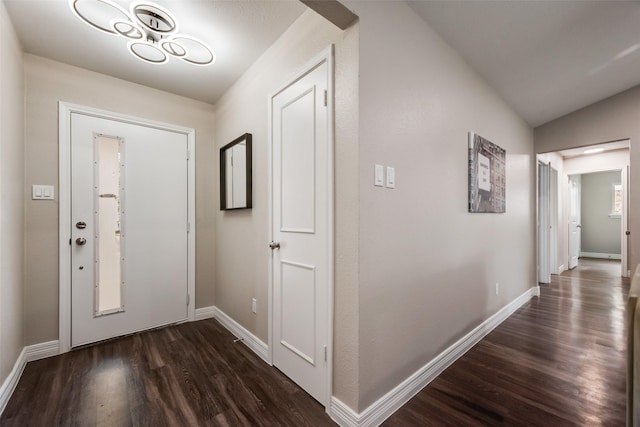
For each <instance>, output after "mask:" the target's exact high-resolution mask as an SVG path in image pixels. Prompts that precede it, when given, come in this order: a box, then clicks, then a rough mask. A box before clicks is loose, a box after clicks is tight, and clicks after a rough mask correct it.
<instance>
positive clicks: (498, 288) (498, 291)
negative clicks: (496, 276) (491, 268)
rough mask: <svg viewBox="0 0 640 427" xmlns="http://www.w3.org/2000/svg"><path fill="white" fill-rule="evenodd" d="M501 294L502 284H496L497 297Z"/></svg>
mask: <svg viewBox="0 0 640 427" xmlns="http://www.w3.org/2000/svg"><path fill="white" fill-rule="evenodd" d="M499 293H500V283H498V282H496V295H498V294H499Z"/></svg>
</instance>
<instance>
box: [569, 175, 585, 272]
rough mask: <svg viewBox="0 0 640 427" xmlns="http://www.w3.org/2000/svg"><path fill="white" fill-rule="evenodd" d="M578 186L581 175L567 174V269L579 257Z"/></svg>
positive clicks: (574, 265) (575, 265) (575, 263)
mask: <svg viewBox="0 0 640 427" xmlns="http://www.w3.org/2000/svg"><path fill="white" fill-rule="evenodd" d="M580 187H581V176H580V175H571V176H569V269H572V268H575V267H577V266H578V258H579V257H580V240H581V230H580V229H581V227H582V225H580Z"/></svg>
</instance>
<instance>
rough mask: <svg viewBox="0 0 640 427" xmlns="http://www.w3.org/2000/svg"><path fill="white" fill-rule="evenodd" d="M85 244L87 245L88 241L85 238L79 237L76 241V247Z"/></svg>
mask: <svg viewBox="0 0 640 427" xmlns="http://www.w3.org/2000/svg"><path fill="white" fill-rule="evenodd" d="M85 243H87V239H85V238H84V237H78V238H77V239H76V245H79V246H82V245H84V244H85Z"/></svg>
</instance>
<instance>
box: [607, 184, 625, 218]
mask: <svg viewBox="0 0 640 427" xmlns="http://www.w3.org/2000/svg"><path fill="white" fill-rule="evenodd" d="M611 187H612V188H611V190H612V191H611V213H610V214H609V218H620V216H621V215H622V184H613V185H612V186H611Z"/></svg>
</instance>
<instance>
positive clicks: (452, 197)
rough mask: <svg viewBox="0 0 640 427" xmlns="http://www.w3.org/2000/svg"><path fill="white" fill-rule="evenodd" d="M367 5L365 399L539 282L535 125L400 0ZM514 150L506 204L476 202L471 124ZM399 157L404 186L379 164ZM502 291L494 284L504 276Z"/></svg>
mask: <svg viewBox="0 0 640 427" xmlns="http://www.w3.org/2000/svg"><path fill="white" fill-rule="evenodd" d="M347 5H348V7H350V8H351V9H353V10H354V11H355V13H356V14H357V15H358V16H359V17H360V89H359V90H360V92H359V93H360V102H359V105H360V156H359V157H360V160H359V163H360V178H359V182H360V250H359V252H360V262H359V264H360V308H359V310H360V319H359V328H360V332H359V336H360V338H359V342H360V350H359V354H360V362H359V378H360V391H359V396H360V398H359V403H358V408H357V409H358V410H360V411H361V410H363V409H365V408H366V407H367V406H369V405H370V404H371V403H373V402H374V401H375V400H376V399H378V398H380V397H381V396H382V395H384V394H385V393H386V392H388V391H390V390H391V389H392V388H393V387H395V386H397V385H398V384H399V383H400V382H401V381H403V380H404V379H406V378H407V377H408V376H409V375H411V374H413V373H414V372H415V371H417V370H418V369H419V368H421V367H422V366H424V365H425V364H426V363H428V362H429V361H431V360H432V359H433V358H434V357H435V356H437V355H438V354H440V353H441V352H442V351H444V350H445V349H446V348H447V347H449V346H450V345H452V344H453V343H454V342H456V340H458V339H459V338H461V337H462V336H463V335H465V334H466V333H468V332H469V331H470V330H472V329H473V328H474V327H476V326H478V325H479V324H480V323H481V322H482V321H484V320H486V319H487V318H488V317H490V316H491V315H493V314H494V313H496V312H497V311H498V310H499V309H501V308H503V307H504V306H505V305H507V304H508V303H510V302H511V301H513V300H514V299H515V298H517V297H518V296H520V295H522V294H523V293H525V292H526V291H527V290H528V289H530V288H531V287H532V286H535V285H536V276H535V273H536V269H535V265H536V263H535V247H536V244H535V238H534V230H535V229H534V226H535V216H534V207H535V199H534V194H535V191H534V188H535V182H534V176H535V174H534V169H533V166H534V160H535V159H534V156H533V132H532V129H531V128H530V127H529V126H528V125H527V124H526V123H525V122H524V121H523V120H522V119H521V118H520V117H519V116H517V115H516V114H515V113H514V112H513V111H512V110H511V109H510V108H509V107H508V106H507V105H506V104H505V103H504V101H503V100H502V99H501V98H500V96H498V95H497V93H496V92H495V91H494V90H493V89H492V88H491V87H489V85H488V84H487V83H486V82H485V81H484V80H482V79H481V78H480V77H479V76H478V74H477V73H476V72H474V71H473V70H472V69H471V68H470V67H469V66H468V65H467V63H466V62H465V61H464V60H462V59H461V58H460V56H459V55H458V54H457V53H456V52H455V51H454V50H453V49H452V48H451V47H449V46H448V45H447V44H445V43H444V42H443V41H442V39H441V38H440V37H439V36H438V35H437V34H436V33H435V32H434V31H433V30H432V29H431V28H430V27H429V26H428V25H427V24H426V23H425V22H424V21H423V20H422V19H421V18H420V17H419V16H418V15H416V14H415V13H414V12H413V10H412V9H411V8H410V7H409V6H408V5H407V4H406V3H404V2H359V1H353V2H348V3H347ZM469 131H473V132H477V133H478V134H480V135H482V136H483V137H485V138H487V139H489V140H491V141H492V142H494V143H496V144H498V145H500V146H502V147H503V148H505V149H506V151H507V177H506V179H507V195H506V197H507V207H506V213H505V214H470V213H468V212H467V169H468V163H467V133H468V132H469ZM375 163H379V164H383V165H389V166H394V167H395V168H396V188H395V189H394V190H390V189H386V188H379V187H374V186H373V169H374V164H375ZM496 282H499V283H500V289H501V291H500V294H499V295H495V290H494V289H495V283H496Z"/></svg>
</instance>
